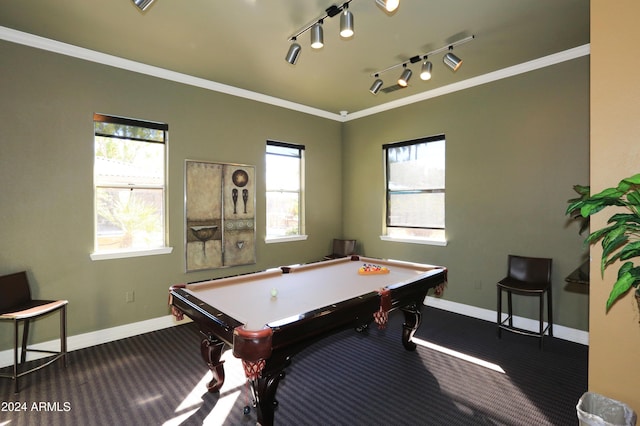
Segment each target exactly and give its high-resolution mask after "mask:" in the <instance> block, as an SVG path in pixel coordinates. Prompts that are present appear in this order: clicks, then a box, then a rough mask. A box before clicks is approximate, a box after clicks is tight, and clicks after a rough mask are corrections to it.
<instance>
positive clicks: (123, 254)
mask: <svg viewBox="0 0 640 426" xmlns="http://www.w3.org/2000/svg"><path fill="white" fill-rule="evenodd" d="M172 251H173V247H160V248H156V249H148V250H131V251H103V252H99V253H91V254H90V255H89V256H90V257H91V260H107V259H124V258H127V257H140V256H154V255H157V254H169V253H171V252H172Z"/></svg>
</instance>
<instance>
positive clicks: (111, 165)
mask: <svg viewBox="0 0 640 426" xmlns="http://www.w3.org/2000/svg"><path fill="white" fill-rule="evenodd" d="M94 131H95V137H94V149H95V159H94V186H95V188H94V189H95V251H96V252H98V253H99V252H111V251H132V250H150V249H155V248H160V247H164V246H165V235H166V233H165V152H166V142H167V132H168V126H167V125H166V124H163V123H154V122H147V121H139V120H132V119H128V118H122V117H115V116H107V115H101V114H94Z"/></svg>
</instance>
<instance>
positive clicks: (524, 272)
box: [497, 255, 553, 349]
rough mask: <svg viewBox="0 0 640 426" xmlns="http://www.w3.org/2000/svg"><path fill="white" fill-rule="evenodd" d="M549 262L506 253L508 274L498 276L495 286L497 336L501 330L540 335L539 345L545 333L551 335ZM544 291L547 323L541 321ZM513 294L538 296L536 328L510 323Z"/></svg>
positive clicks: (543, 259)
mask: <svg viewBox="0 0 640 426" xmlns="http://www.w3.org/2000/svg"><path fill="white" fill-rule="evenodd" d="M551 264H552V260H551V259H547V258H539V257H524V256H516V255H509V259H508V275H507V277H505V278H503V279H502V280H500V281H499V282H498V284H497V287H498V338H501V337H502V335H501V332H502V330H507V331H511V332H516V333H519V334H524V335H529V336H536V337H539V338H540V349H542V340H543V337H544V335H545V333H547V332H548V334H549V336H553V316H552V303H551ZM503 291H504V292H506V293H507V303H508V306H507V317H506V318H504V319H503V318H502V317H503V313H502V292H503ZM545 293H546V295H547V326H546V327H545V325H544V295H545ZM512 294H518V295H523V296H537V297H538V298H539V301H540V306H539V328H538V331H537V332H536V331H530V330H524V329H522V328H518V327H514V325H513V305H512Z"/></svg>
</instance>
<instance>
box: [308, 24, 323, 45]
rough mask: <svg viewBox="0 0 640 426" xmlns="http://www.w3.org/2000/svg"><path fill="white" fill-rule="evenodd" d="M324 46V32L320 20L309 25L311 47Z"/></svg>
mask: <svg viewBox="0 0 640 426" xmlns="http://www.w3.org/2000/svg"><path fill="white" fill-rule="evenodd" d="M322 46H324V32H323V31H322V20H320V21H318V22H316V23H315V24H313V27H311V48H313V49H321V48H322Z"/></svg>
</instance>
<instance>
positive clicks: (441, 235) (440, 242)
mask: <svg viewBox="0 0 640 426" xmlns="http://www.w3.org/2000/svg"><path fill="white" fill-rule="evenodd" d="M440 141H441V142H444V143H445V149H446V138H445V135H443V134H441V135H435V136H429V137H424V138H420V139H415V140H409V141H404V142H395V143H389V144H385V145H383V146H382V149H383V163H384V171H385V174H384V185H385V206H384V209H385V211H384V213H385V214H384V219H383V224H382V235H381V236H380V239H381V240H383V241H395V242H406V243H414V244H428V245H436V246H446V245H447V240H446V234H445V233H446V227H445V226H443V227H429V226H412V227H410V226H399V225H394V224H392V223H391V219H390V206H389V204H390V198H391V194H392V193H394V192H395V193H398V192H401V191H394V190H392V189H390V188H389V167H390V163H389V156H388V152H389V149H390V148H399V147H405V146H413V145H419V144H424V143H431V142H440ZM443 166H446V163H445V165H443ZM445 171H446V169H445ZM443 185H444V183H443ZM410 191H411V192H425V193H426V192H430V193H442V194H443V196H446V185H445V186H443V187H442V188H431V189H421V188H413V189H411V190H410ZM445 200H446V198H445V199H443V203H445ZM442 208H443V209H444V208H445V206H444V205H443V206H442ZM394 228H397V229H398V230H408V229H411V228H413V229H417V230H425V231H427V230H435V231H436V236H435V237H431V236H410V235H406V236H399V235H397V234H396V235H393V232H392V231H393V229H394ZM439 231H441V232H439Z"/></svg>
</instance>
